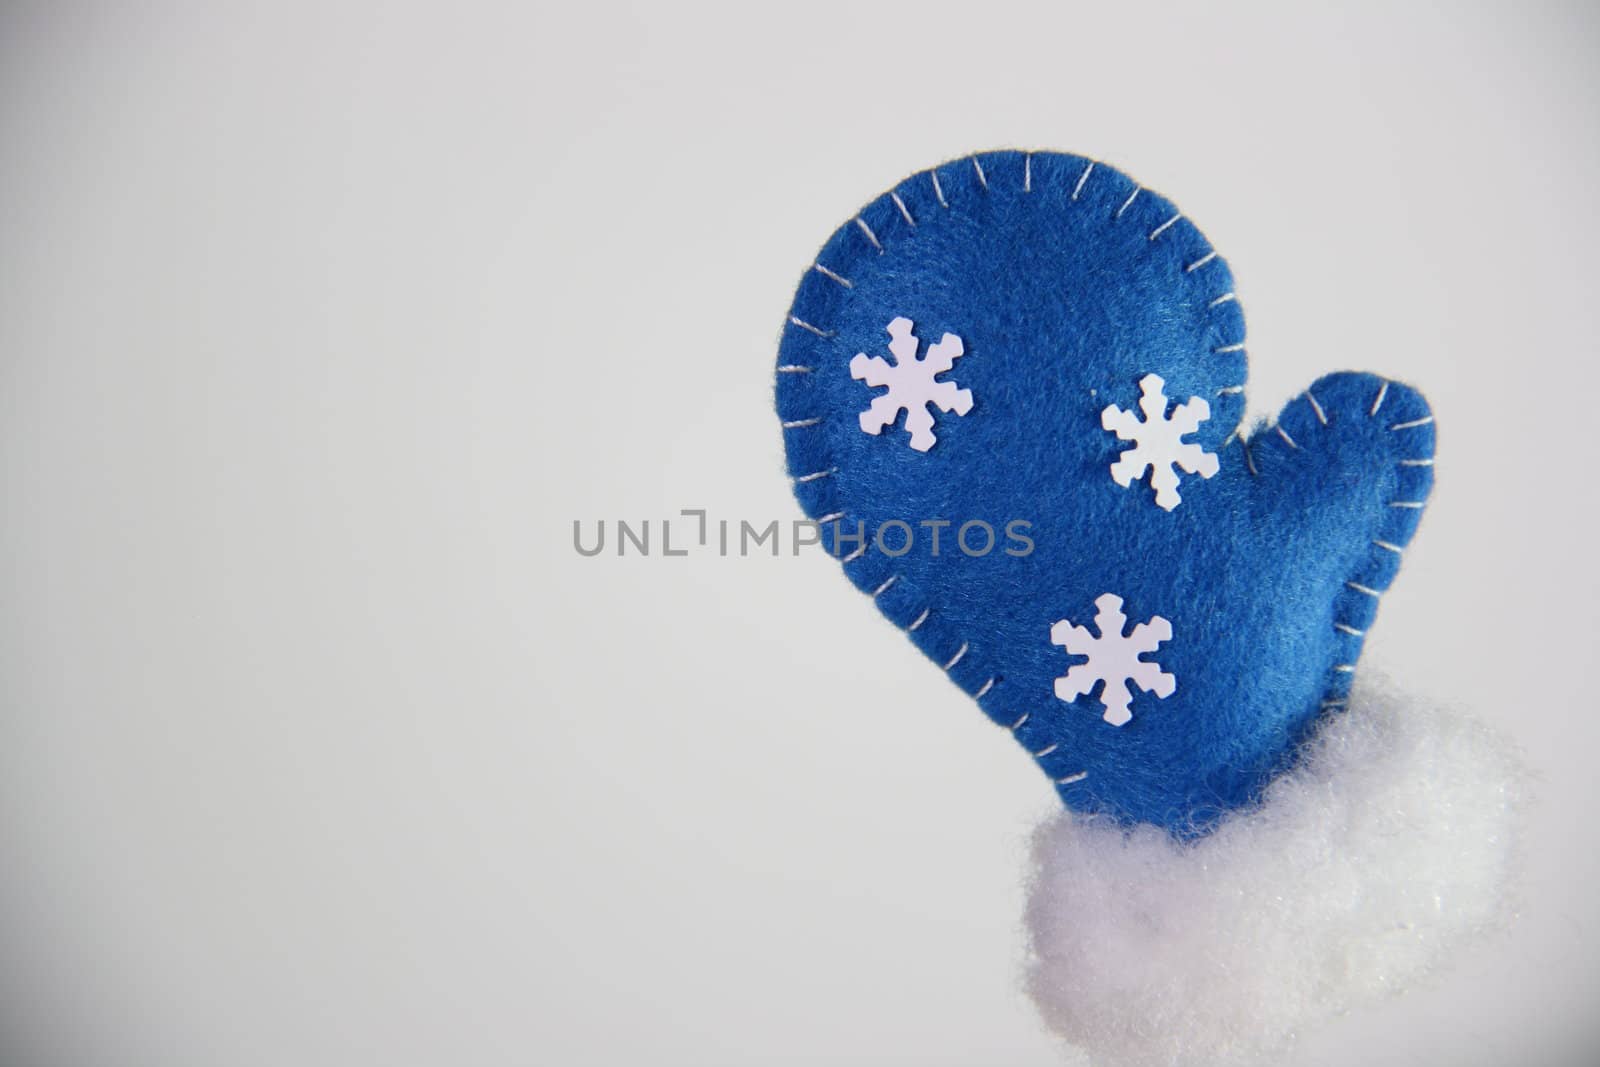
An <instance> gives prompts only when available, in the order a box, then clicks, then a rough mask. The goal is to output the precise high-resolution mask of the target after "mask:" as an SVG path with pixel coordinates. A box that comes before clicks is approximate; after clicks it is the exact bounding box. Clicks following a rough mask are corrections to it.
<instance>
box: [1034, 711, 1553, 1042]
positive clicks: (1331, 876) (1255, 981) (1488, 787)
mask: <svg viewBox="0 0 1600 1067" xmlns="http://www.w3.org/2000/svg"><path fill="white" fill-rule="evenodd" d="M1521 781H1522V771H1521V764H1520V761H1519V758H1518V755H1517V753H1516V750H1515V748H1514V746H1512V745H1511V744H1510V743H1509V742H1507V741H1506V740H1505V739H1503V738H1501V737H1499V736H1497V735H1496V734H1494V733H1493V732H1492V731H1490V730H1489V729H1488V728H1486V727H1484V726H1482V725H1481V724H1479V723H1477V722H1474V721H1472V720H1469V719H1465V718H1462V717H1460V716H1457V715H1452V714H1448V713H1445V712H1441V711H1439V710H1436V709H1433V708H1429V707H1426V706H1419V704H1418V703H1417V702H1416V701H1414V700H1410V699H1407V698H1404V697H1401V696H1398V695H1396V694H1393V693H1391V692H1386V691H1379V690H1376V689H1373V688H1364V689H1358V691H1357V693H1356V694H1355V696H1354V697H1353V698H1352V700H1351V703H1350V708H1349V710H1348V711H1346V712H1344V713H1343V714H1341V715H1337V716H1335V717H1333V718H1332V719H1330V720H1329V721H1328V722H1327V724H1326V725H1324V726H1323V727H1322V728H1321V730H1320V732H1319V734H1318V735H1317V737H1316V738H1315V739H1314V740H1313V741H1312V742H1311V744H1310V745H1309V746H1308V749H1307V751H1306V754H1305V756H1304V758H1303V759H1302V760H1301V762H1300V763H1299V765H1298V766H1297V768H1296V769H1295V770H1294V771H1292V772H1290V773H1289V774H1286V775H1284V776H1283V777H1281V778H1280V779H1278V780H1277V781H1276V782H1274V783H1273V784H1272V786H1271V787H1270V788H1269V789H1268V791H1267V794H1266V797H1265V799H1264V801H1263V803H1262V804H1261V805H1260V806H1259V807H1258V808H1254V809H1252V810H1249V811H1246V812H1240V813H1237V814H1235V815H1233V816H1230V817H1229V818H1228V819H1227V820H1226V821H1225V822H1224V823H1223V824H1222V825H1221V826H1220V827H1218V828H1217V830H1216V831H1215V832H1213V833H1212V834H1211V835H1209V836H1207V837H1205V838H1203V839H1200V840H1198V841H1194V842H1191V843H1188V844H1183V843H1179V842H1176V841H1174V840H1173V839H1172V838H1170V837H1169V836H1168V835H1167V834H1166V833H1164V832H1163V831H1160V830H1157V829H1154V828H1150V827H1143V828H1140V829H1137V830H1134V831H1131V832H1128V831H1124V830H1123V829H1120V828H1118V827H1116V826H1114V825H1111V824H1109V823H1106V822H1103V821H1097V820H1085V819H1084V818H1082V817H1081V816H1073V815H1071V814H1069V813H1065V812H1064V813H1062V814H1060V815H1057V816H1053V817H1052V818H1051V819H1050V820H1049V821H1047V822H1046V823H1044V824H1043V825H1041V826H1040V827H1039V828H1038V830H1037V831H1035V834H1034V839H1033V879H1032V884H1031V887H1030V892H1029V901H1028V928H1029V934H1030V938H1031V958H1030V964H1029V973H1028V985H1029V992H1030V994H1031V995H1032V997H1033V999H1034V1002H1035V1003H1036V1004H1037V1005H1038V1008H1039V1010H1040V1012H1041V1013H1042V1014H1043V1016H1044V1018H1045V1020H1046V1022H1047V1023H1048V1024H1049V1026H1050V1027H1051V1029H1052V1030H1054V1031H1056V1032H1057V1033H1058V1034H1060V1035H1061V1036H1062V1037H1064V1038H1066V1039H1067V1040H1068V1041H1069V1042H1071V1043H1072V1044H1074V1045H1077V1046H1079V1047H1080V1048H1082V1049H1083V1050H1084V1051H1085V1052H1087V1053H1088V1054H1089V1056H1090V1058H1091V1059H1092V1060H1093V1061H1094V1062H1096V1063H1103V1064H1116V1065H1118V1067H1138V1065H1145V1064H1162V1065H1179V1064H1190V1063H1194V1064H1210V1063H1217V1062H1226V1063H1235V1062H1248V1061H1249V1060H1251V1059H1253V1058H1256V1057H1260V1056H1263V1055H1265V1054H1267V1053H1270V1052H1273V1051H1275V1050H1279V1049H1281V1048H1282V1047H1283V1046H1284V1045H1286V1044H1287V1043H1288V1042H1289V1041H1290V1039H1291V1037H1292V1035H1293V1034H1294V1033H1296V1032H1297V1031H1302V1030H1303V1029H1304V1028H1305V1027H1306V1026H1308V1025H1310V1024H1314V1023H1316V1022H1318V1021H1319V1020H1322V1019H1324V1018H1327V1017H1328V1016H1331V1015H1335V1014H1338V1013H1340V1012H1343V1011H1345V1010H1347V1009H1349V1008H1351V1007H1353V1006H1355V1005H1357V1004H1359V1003H1360V1002H1362V1001H1365V1000H1368V999H1370V998H1372V997H1374V996H1377V995H1381V994H1386V993H1392V992H1396V991H1398V990H1400V989H1402V988H1404V987H1405V986H1407V985H1409V984H1412V983H1414V982H1415V980H1416V979H1418V978H1420V977H1421V976H1422V975H1424V974H1425V973H1426V972H1427V971H1428V970H1429V969H1430V968H1431V967H1433V966H1434V965H1435V964H1437V963H1438V962H1439V961H1440V960H1441V958H1442V956H1443V955H1444V954H1445V953H1446V952H1447V950H1449V949H1451V948H1452V947H1454V946H1456V945H1458V944H1460V943H1462V942H1463V941H1465V940H1467V939H1469V938H1471V937H1472V936H1473V935H1475V934H1477V933H1479V932H1482V931H1485V930H1487V929H1491V928H1493V927H1495V926H1496V925H1499V924H1500V923H1501V922H1503V921H1504V919H1505V917H1506V915H1507V913H1508V911H1509V907H1508V905H1507V904H1506V900H1507V897H1508V894H1509V884H1510V882H1511V878H1512V874H1513V871H1514V869H1515V866H1516V858H1515V845H1514V833H1513V830H1514V824H1515V817H1516V808H1517V802H1518V800H1519V797H1520V794H1521V785H1520V783H1521Z"/></svg>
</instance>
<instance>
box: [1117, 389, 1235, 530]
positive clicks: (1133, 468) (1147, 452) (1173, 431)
mask: <svg viewBox="0 0 1600 1067" xmlns="http://www.w3.org/2000/svg"><path fill="white" fill-rule="evenodd" d="M1166 384H1167V383H1166V382H1165V381H1163V380H1162V379H1161V376H1160V375H1157V374H1146V375H1145V376H1144V377H1143V378H1141V379H1139V393H1140V396H1139V410H1140V411H1141V412H1143V413H1144V420H1143V421H1142V422H1141V421H1140V420H1139V419H1138V418H1136V417H1135V416H1134V414H1133V412H1131V411H1123V410H1122V409H1121V408H1119V407H1117V405H1115V404H1110V405H1107V407H1106V408H1105V410H1103V411H1101V412H1100V425H1101V426H1103V427H1105V428H1106V429H1107V430H1111V431H1114V432H1115V433H1116V435H1117V437H1119V438H1120V439H1122V440H1124V441H1135V442H1137V443H1136V444H1135V445H1134V447H1132V448H1129V449H1124V450H1123V452H1122V455H1120V456H1118V457H1117V461H1116V462H1115V463H1113V464H1112V465H1111V478H1112V480H1113V481H1115V482H1116V483H1117V484H1118V485H1120V486H1122V487H1123V488H1124V489H1126V488H1128V486H1130V485H1132V484H1133V483H1134V480H1135V479H1138V478H1140V477H1143V475H1144V471H1145V468H1146V467H1149V468H1150V486H1151V488H1153V489H1154V490H1155V491H1156V505H1157V506H1158V507H1160V508H1162V509H1164V510H1166V511H1171V510H1172V509H1173V508H1175V507H1177V506H1178V503H1179V502H1180V501H1181V500H1182V499H1183V498H1182V497H1181V496H1179V495H1178V472H1177V471H1176V470H1174V469H1173V468H1174V467H1182V468H1183V469H1184V470H1186V471H1188V472H1189V473H1190V474H1198V475H1200V477H1202V478H1209V477H1211V476H1212V475H1213V474H1215V473H1217V457H1216V456H1215V455H1214V454H1213V453H1210V452H1207V451H1206V450H1205V449H1203V448H1201V447H1200V446H1199V445H1198V444H1195V443H1194V442H1192V441H1184V440H1182V438H1183V436H1184V435H1185V434H1191V433H1194V432H1195V431H1196V430H1198V429H1199V428H1200V424H1201V423H1202V422H1205V421H1206V420H1207V419H1209V418H1210V417H1211V405H1210V404H1208V403H1206V401H1205V398H1204V397H1198V396H1192V397H1190V398H1189V399H1188V400H1187V401H1186V402H1184V403H1182V404H1179V405H1178V406H1177V407H1175V408H1173V409H1172V417H1171V418H1170V419H1169V418H1168V417H1167V394H1166V393H1165V392H1163V391H1162V390H1163V388H1164V387H1165V386H1166Z"/></svg>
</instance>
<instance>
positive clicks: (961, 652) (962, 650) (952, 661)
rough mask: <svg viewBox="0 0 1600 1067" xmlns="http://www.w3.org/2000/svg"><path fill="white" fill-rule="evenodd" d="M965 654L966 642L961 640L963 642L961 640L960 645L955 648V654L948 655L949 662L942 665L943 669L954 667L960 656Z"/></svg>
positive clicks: (959, 660)
mask: <svg viewBox="0 0 1600 1067" xmlns="http://www.w3.org/2000/svg"><path fill="white" fill-rule="evenodd" d="M966 654H967V643H966V642H965V641H963V642H961V647H960V648H958V649H956V654H955V655H953V656H951V657H950V662H949V663H946V664H945V665H944V669H945V670H949V669H950V668H951V667H954V666H955V665H956V664H957V663H960V662H961V657H962V656H965V655H966Z"/></svg>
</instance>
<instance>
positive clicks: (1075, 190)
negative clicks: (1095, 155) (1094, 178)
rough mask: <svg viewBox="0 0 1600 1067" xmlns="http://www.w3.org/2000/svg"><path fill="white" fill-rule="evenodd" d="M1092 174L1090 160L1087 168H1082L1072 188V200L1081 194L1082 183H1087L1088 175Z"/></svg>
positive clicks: (1092, 161) (1092, 167) (1092, 164)
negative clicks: (1076, 182)
mask: <svg viewBox="0 0 1600 1067" xmlns="http://www.w3.org/2000/svg"><path fill="white" fill-rule="evenodd" d="M1093 173H1094V160H1092V159H1091V160H1090V161H1089V165H1088V166H1087V167H1084V168H1083V173H1082V174H1080V175H1078V184H1077V185H1074V186H1073V187H1072V199H1074V200H1076V199H1078V194H1079V193H1081V192H1083V183H1084V182H1086V181H1088V180H1089V175H1091V174H1093Z"/></svg>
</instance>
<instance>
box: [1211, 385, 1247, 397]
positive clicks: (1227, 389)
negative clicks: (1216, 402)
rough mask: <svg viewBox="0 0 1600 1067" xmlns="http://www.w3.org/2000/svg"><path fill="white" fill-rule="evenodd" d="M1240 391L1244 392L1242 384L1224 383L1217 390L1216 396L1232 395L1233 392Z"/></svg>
mask: <svg viewBox="0 0 1600 1067" xmlns="http://www.w3.org/2000/svg"><path fill="white" fill-rule="evenodd" d="M1242 392H1244V386H1242V385H1224V386H1223V387H1222V388H1221V389H1218V390H1217V395H1218V396H1230V395H1232V394H1234V393H1242Z"/></svg>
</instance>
